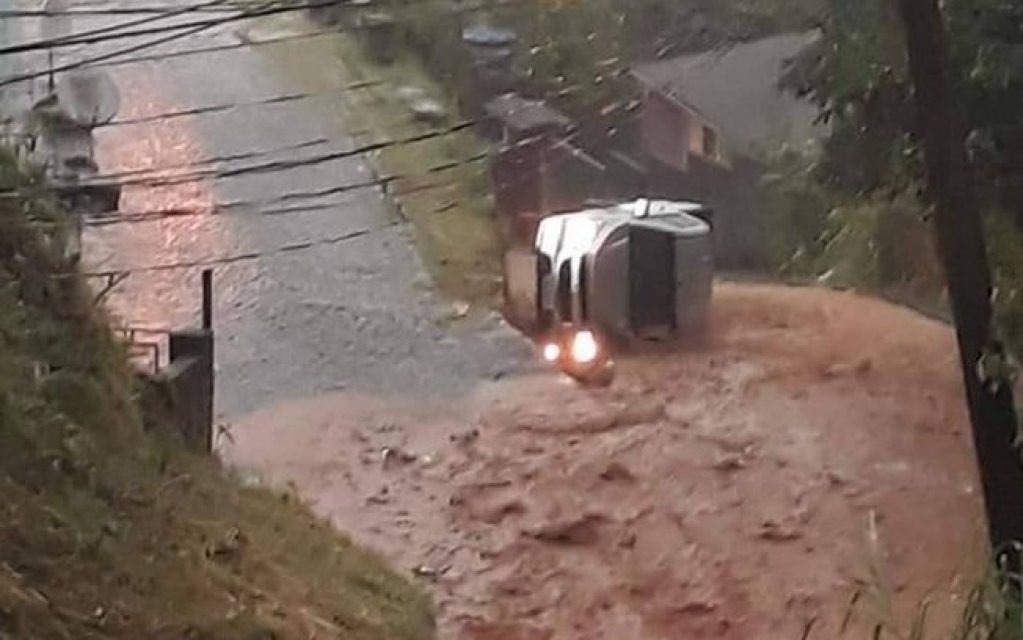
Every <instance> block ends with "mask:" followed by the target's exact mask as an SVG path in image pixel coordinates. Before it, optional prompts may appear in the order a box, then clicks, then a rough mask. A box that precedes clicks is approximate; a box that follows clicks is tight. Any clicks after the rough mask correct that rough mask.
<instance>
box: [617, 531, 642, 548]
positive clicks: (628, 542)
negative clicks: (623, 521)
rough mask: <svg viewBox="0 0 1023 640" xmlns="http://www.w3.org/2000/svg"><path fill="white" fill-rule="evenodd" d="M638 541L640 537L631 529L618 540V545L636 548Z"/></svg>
mask: <svg viewBox="0 0 1023 640" xmlns="http://www.w3.org/2000/svg"><path fill="white" fill-rule="evenodd" d="M637 541H638V538H637V536H636V534H635V533H634V532H632V531H629V532H628V533H626V534H625V535H623V536H622V537H621V539H619V540H618V546H619V547H620V548H622V549H634V548H636V542H637Z"/></svg>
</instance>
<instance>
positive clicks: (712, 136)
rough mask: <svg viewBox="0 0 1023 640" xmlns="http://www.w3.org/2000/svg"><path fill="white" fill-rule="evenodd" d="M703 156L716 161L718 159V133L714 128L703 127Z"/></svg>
mask: <svg viewBox="0 0 1023 640" xmlns="http://www.w3.org/2000/svg"><path fill="white" fill-rule="evenodd" d="M703 155H704V156H706V157H708V158H714V159H716V158H717V157H718V132H717V131H715V130H714V129H713V128H712V127H707V126H705V127H703Z"/></svg>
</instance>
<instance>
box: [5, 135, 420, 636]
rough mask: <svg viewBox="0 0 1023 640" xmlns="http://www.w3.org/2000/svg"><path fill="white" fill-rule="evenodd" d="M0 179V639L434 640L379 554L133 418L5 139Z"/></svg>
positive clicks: (33, 183)
mask: <svg viewBox="0 0 1023 640" xmlns="http://www.w3.org/2000/svg"><path fill="white" fill-rule="evenodd" d="M13 190H20V191H22V192H23V193H24V194H26V195H25V197H23V198H21V197H19V198H17V199H15V198H10V197H9V194H10V193H11V192H12V191H13ZM0 192H2V193H3V194H4V198H2V199H0V495H2V496H3V499H2V500H0V638H2V639H3V640H13V639H18V640H23V639H26V638H31V639H33V640H36V639H39V640H44V639H49V638H75V639H76V640H77V639H84V638H124V639H131V640H138V639H141V638H157V639H158V638H208V639H217V638H224V639H227V638H231V639H234V638H245V639H249V638H251V639H256V638H266V639H269V638H282V639H291V638H295V639H298V638H302V639H303V640H304V639H306V638H325V637H327V638H337V637H344V638H350V639H353V640H425V639H427V638H430V637H432V634H433V622H432V613H431V610H430V605H429V603H428V601H427V599H426V597H425V596H424V595H423V594H422V593H420V591H419V590H417V589H416V588H415V587H413V586H411V585H410V584H408V583H407V582H406V581H405V580H404V579H403V578H401V577H399V576H397V575H395V574H394V573H392V572H391V571H390V570H389V569H388V568H387V567H386V566H385V564H384V563H383V561H382V560H380V559H379V558H378V557H377V556H376V555H374V554H373V553H370V552H368V551H365V550H363V549H361V548H359V547H357V546H355V545H353V544H352V543H351V542H350V541H349V540H347V539H346V538H344V537H341V536H339V535H338V534H336V533H335V532H334V531H333V529H332V528H331V527H330V526H329V524H327V523H325V522H322V521H319V520H316V519H314V518H313V517H312V516H311V515H310V514H309V513H308V512H307V511H306V509H305V508H304V507H303V506H302V505H300V504H298V503H296V501H295V500H294V499H293V498H291V497H289V496H287V495H274V494H271V493H269V492H268V491H265V490H263V489H258V488H251V487H250V488H246V487H243V486H242V485H241V484H240V483H239V482H237V481H236V480H234V479H232V478H231V477H230V475H229V474H228V473H226V472H225V471H224V469H222V468H221V467H220V466H219V465H218V464H216V463H215V462H214V461H213V460H209V459H201V458H198V457H195V456H192V455H190V454H187V453H185V452H184V450H183V449H182V448H181V447H180V446H179V444H178V443H177V442H176V441H175V439H174V437H173V436H171V435H170V432H171V431H172V430H170V429H167V433H144V432H143V430H142V427H141V419H140V415H139V409H138V407H137V403H136V398H137V396H138V394H137V391H138V389H137V388H135V383H134V382H133V381H132V377H131V376H130V375H129V371H128V368H127V365H126V359H125V354H124V352H123V349H122V348H121V347H120V346H119V345H118V343H117V342H116V340H115V339H114V337H113V335H112V333H111V331H110V329H109V327H108V326H107V324H106V322H105V319H104V317H103V315H102V313H101V312H100V311H98V310H97V309H96V308H95V307H94V306H93V305H92V302H91V295H90V293H89V291H88V289H87V287H86V286H85V284H84V282H83V279H82V278H81V276H80V275H78V274H75V273H70V272H67V271H65V267H64V266H62V265H61V261H60V260H58V259H57V258H56V256H57V255H58V253H59V251H58V249H59V246H60V241H59V228H58V226H57V225H55V224H54V222H53V221H54V220H56V218H55V209H54V206H53V205H52V203H51V202H48V201H47V199H46V196H45V185H43V184H42V183H41V181H40V180H39V179H38V178H37V177H33V176H30V175H28V174H27V173H26V172H24V171H23V170H21V169H20V168H18V167H17V166H16V163H15V162H14V160H13V158H12V156H11V155H10V154H9V152H7V151H3V150H0ZM29 220H31V222H29ZM44 231H45V233H44Z"/></svg>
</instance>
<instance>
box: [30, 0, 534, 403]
mask: <svg viewBox="0 0 1023 640" xmlns="http://www.w3.org/2000/svg"><path fill="white" fill-rule="evenodd" d="M133 4H134V3H132V2H130V1H129V0H118V1H116V2H107V3H100V2H78V3H76V4H75V5H74V6H75V7H90V8H94V7H95V8H103V7H115V6H120V7H130V6H132V5H133ZM147 6H150V3H147ZM179 6H180V5H179ZM221 15H222V14H221ZM137 18H138V17H137V16H134V17H128V18H126V17H124V16H120V17H118V16H90V17H87V18H86V17H76V18H75V19H74V20H73V21H72V25H73V29H74V30H75V31H76V32H77V31H81V30H87V29H95V28H98V27H106V26H109V25H111V24H113V23H114V22H116V21H121V20H126V19H137ZM186 19H187V20H189V21H194V20H195V19H196V17H195V16H189V17H188V18H186ZM24 22H25V24H22V25H20V26H19V27H18V29H19V30H20V33H22V35H23V37H25V36H28V37H31V36H32V31H33V29H34V28H35V27H33V26H31V25H29V24H27V22H28V21H24ZM156 24H167V23H156ZM147 26H153V25H147ZM153 38H154V36H146V37H143V38H125V39H120V40H117V41H114V42H111V43H102V44H94V45H89V46H88V47H87V48H80V49H73V50H64V51H62V52H61V56H60V57H59V58H58V61H61V60H63V61H65V62H66V61H69V60H76V59H81V58H82V57H83V56H85V57H94V56H97V55H103V54H104V53H106V52H108V51H112V50H114V49H120V48H125V47H130V46H132V45H135V44H138V43H140V42H144V41H146V40H152V39H153ZM324 42H325V41H324V39H323V38H319V39H310V40H309V41H298V42H289V43H286V44H280V45H272V46H273V47H292V48H299V51H298V52H296V51H291V52H289V54H290V57H292V58H294V57H295V54H296V53H300V54H301V53H303V51H302V48H304V47H308V48H309V49H308V53H309V55H308V58H309V59H310V60H312V59H314V58H315V60H316V63H315V64H314V65H310V66H309V67H308V68H302V69H293V70H289V69H282V68H280V67H279V65H277V63H275V62H273V61H272V60H271V57H272V56H271V53H272V52H271V46H262V47H256V48H253V47H247V46H242V47H239V48H237V49H233V50H230V51H221V52H217V53H207V54H203V55H188V56H182V57H176V58H171V59H166V60H162V61H145V62H136V63H130V64H126V63H123V61H124V60H128V59H130V58H132V57H137V56H140V55H144V56H147V57H149V56H153V55H154V54H160V53H166V52H170V51H182V50H188V49H194V48H198V47H209V46H216V45H221V44H242V40H241V39H240V38H239V37H238V35H237V25H236V24H233V25H229V26H224V27H218V28H217V29H214V30H211V31H208V32H204V33H201V34H196V35H193V36H190V37H187V38H182V39H181V40H179V41H176V42H173V43H168V44H165V45H161V46H159V47H154V48H150V49H146V50H145V51H140V52H136V53H133V54H130V55H128V56H124V57H122V58H118V59H117V60H118V64H115V65H110V66H106V67H105V68H106V69H108V70H109V71H110V73H111V74H112V75H113V77H114V79H115V81H116V83H117V85H118V86H119V88H120V93H121V109H120V112H119V115H118V119H126V118H129V119H130V118H139V117H146V118H152V117H153V116H157V115H160V114H167V113H170V112H175V111H181V110H190V109H193V108H197V107H204V106H209V105H220V104H227V103H244V102H252V101H259V100H264V99H267V98H272V97H274V96H278V95H281V94H285V93H296V92H307V91H308V88H307V87H308V86H309V84H307V83H305V82H304V81H303V80H304V79H305V78H308V76H309V74H310V73H317V74H324V76H321V77H319V78H318V83H317V84H318V86H322V85H323V81H324V78H325V77H326V79H327V81H328V82H332V83H334V84H335V85H336V86H338V87H340V86H342V85H344V84H345V81H344V79H343V78H341V77H340V74H339V72H338V68H337V66H336V64H335V62H334V61H332V60H330V59H329V58H328V59H323V58H322V55H323V51H324V50H325V49H324V46H323V45H324ZM327 50H329V48H328V49H327ZM42 62H43V61H42V60H40V59H39V57H38V56H37V57H36V58H35V60H34V62H33V64H36V65H38V64H42ZM115 122H116V121H115ZM315 140H323V141H325V142H322V143H321V144H318V145H315V146H313V147H309V148H307V149H304V150H290V151H276V150H280V149H282V148H288V147H294V146H295V145H300V144H304V143H309V142H311V141H315ZM98 141H99V151H98V152H99V158H100V163H101V167H102V168H103V170H104V171H138V170H140V169H153V170H156V169H159V168H161V167H167V166H174V165H183V164H188V163H191V164H192V169H189V170H186V171H185V172H184V173H182V171H180V170H179V171H177V172H176V174H177V175H179V176H181V175H184V176H185V179H186V180H191V179H192V178H194V174H193V175H187V173H188V172H189V171H192V170H194V169H195V168H196V167H199V168H203V169H206V168H210V167H219V168H227V169H232V168H237V167H242V166H245V165H247V164H250V163H252V162H256V160H250V161H241V162H230V163H218V164H214V165H210V164H203V162H204V161H205V160H207V159H210V158H217V157H223V156H226V155H234V154H241V153H248V152H262V153H264V154H265V155H264V156H262V157H260V158H259V159H258V162H266V161H267V160H268V159H298V158H306V157H310V156H313V155H316V154H322V153H324V152H331V151H339V150H345V149H350V148H351V147H352V146H353V145H354V144H355V143H354V142H353V140H352V139H351V137H350V136H349V135H348V134H347V133H346V126H345V115H344V102H343V95H341V94H337V93H335V94H333V95H330V94H327V95H321V97H319V98H316V99H309V100H301V101H293V102H288V103H282V104H277V105H262V106H258V107H255V106H252V107H241V108H238V109H233V110H230V111H225V112H219V113H210V114H204V115H197V116H192V117H184V118H172V119H163V120H161V121H156V122H146V123H141V124H129V125H116V124H115V125H112V126H109V127H105V128H102V129H100V130H99V132H98ZM171 173H174V172H171ZM156 175H157V174H149V173H146V174H137V175H133V176H132V178H133V179H134V178H139V177H141V178H145V179H148V178H152V177H156ZM160 175H169V174H168V173H166V172H165V173H163V174H160ZM371 175H372V174H371V172H370V170H369V168H368V167H367V165H366V159H365V158H362V157H353V158H350V159H342V160H335V161H330V162H324V163H321V164H316V165H312V166H304V167H301V168H295V169H290V170H285V171H274V172H263V173H259V174H254V175H241V176H235V177H230V178H219V179H215V180H191V181H188V182H186V183H182V184H176V185H173V186H159V187H154V186H152V185H139V186H134V187H131V188H128V189H127V190H126V192H125V195H124V198H123V200H122V208H124V209H128V210H130V211H131V212H138V211H145V212H151V211H159V210H165V209H168V208H182V207H183V208H189V209H194V210H196V211H198V212H202V213H205V214H206V215H202V216H198V215H196V216H185V217H173V218H166V219H162V220H157V221H149V222H143V223H132V224H117V225H112V226H107V227H101V228H91V229H90V230H89V231H88V233H87V237H86V260H87V262H88V263H89V265H90V267H91V268H93V269H103V270H107V269H139V268H143V269H144V268H146V267H148V266H154V265H171V264H180V263H192V262H205V261H210V260H214V261H215V260H219V259H222V258H225V257H232V256H239V255H243V254H263V255H260V257H258V258H257V259H252V260H243V261H239V262H234V263H231V264H218V265H216V266H215V274H214V277H215V309H214V318H215V320H214V322H215V328H216V336H217V343H216V348H217V410H218V414H219V415H221V416H227V417H230V416H232V415H238V414H243V413H247V412H249V411H252V410H254V409H258V408H263V407H266V406H268V405H271V404H273V403H276V402H280V401H284V400H291V399H295V398H299V397H304V396H311V395H315V394H317V393H320V392H325V391H333V390H338V389H342V388H345V389H352V390H356V391H361V392H369V393H378V394H398V395H402V396H406V397H408V396H413V397H415V396H423V397H424V398H431V399H436V397H438V396H444V395H446V394H455V393H459V392H461V391H465V390H468V389H469V388H471V387H472V386H474V385H475V384H476V383H477V382H479V381H480V380H483V379H486V378H490V377H493V376H496V375H501V374H504V373H509V372H512V371H514V370H516V369H517V368H519V367H521V366H523V365H524V363H526V362H528V360H529V352H528V348H527V346H526V344H525V343H524V341H523V340H522V339H521V338H520V337H519V336H518V335H516V334H515V333H514V332H513V331H512V330H511V329H508V328H506V327H505V326H503V325H502V324H501V323H500V322H499V321H497V320H496V319H492V320H489V321H487V322H485V323H484V324H483V326H482V327H480V326H475V327H473V328H471V329H470V328H462V329H460V328H459V327H458V326H457V325H455V326H454V327H451V326H447V327H445V325H450V323H448V322H445V320H446V319H448V318H449V316H450V314H451V305H450V303H449V302H447V301H444V300H442V299H440V298H439V296H438V295H436V294H435V293H433V292H432V291H431V290H430V285H429V279H428V277H427V276H426V275H425V273H424V269H423V265H422V264H421V262H420V260H419V258H418V256H417V253H416V251H415V248H414V247H413V245H412V243H411V240H410V236H409V230H408V229H407V228H405V227H400V226H390V227H387V226H386V225H388V223H390V222H391V221H392V220H393V217H392V213H391V212H390V210H389V207H388V205H387V202H386V201H385V200H384V199H383V197H382V195H381V193H380V192H379V190H377V189H375V188H373V189H362V190H358V191H353V192H347V193H344V194H335V195H331V196H323V197H301V195H302V194H309V193H310V192H317V191H322V190H324V189H331V188H334V187H337V186H338V185H343V184H350V183H358V182H364V181H366V180H368V179H370V177H371ZM285 195H287V196H288V197H289V198H291V199H290V200H287V201H284V202H282V201H280V198H281V197H282V196H285ZM218 203H235V204H237V203H250V206H245V207H233V208H227V209H220V210H219V213H218V214H217V215H214V212H217V211H218V207H217V204H218ZM324 204H326V205H329V207H328V208H327V209H325V210H320V211H314V212H304V213H296V212H292V213H287V214H280V215H268V213H267V212H271V211H273V210H276V209H280V208H281V207H282V206H288V207H294V206H296V205H298V206H302V205H324ZM363 229H375V231H373V232H372V233H369V234H368V235H366V236H364V237H360V238H357V239H352V240H347V241H343V242H338V243H335V244H320V245H317V246H314V247H313V248H310V249H303V250H298V251H294V252H289V253H280V254H278V253H276V252H277V251H278V250H279V249H280V248H282V247H285V246H288V245H292V244H296V243H306V242H312V243H324V241H326V240H328V239H330V238H336V237H338V236H342V235H344V234H346V233H349V232H352V231H358V230H363ZM381 229H382V230H381ZM266 254H271V255H266ZM200 270H201V269H200V268H198V267H193V268H183V269H167V270H158V271H150V272H137V273H134V274H133V275H132V276H131V277H130V278H128V279H127V280H126V281H125V282H124V283H122V284H121V285H120V286H119V287H118V288H117V289H116V290H115V291H114V293H113V294H112V296H111V298H110V305H111V307H112V309H113V310H114V312H115V314H116V315H118V316H120V318H121V319H122V321H123V322H125V323H127V324H130V325H133V326H141V327H153V328H164V327H180V326H183V325H188V324H195V323H196V322H197V321H198V315H199V305H200V285H199V282H200ZM154 340H157V341H159V336H154Z"/></svg>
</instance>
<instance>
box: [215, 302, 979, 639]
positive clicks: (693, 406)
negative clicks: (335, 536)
mask: <svg viewBox="0 0 1023 640" xmlns="http://www.w3.org/2000/svg"><path fill="white" fill-rule="evenodd" d="M966 424H967V422H966V418H965V415H964V410H963V409H962V397H961V391H960V385H959V378H958V375H957V369H956V360H955V350H954V343H953V339H952V335H951V333H950V331H949V330H948V329H947V328H946V327H944V326H942V325H939V324H936V323H933V322H931V321H929V320H925V319H923V318H921V317H919V316H917V315H915V314H913V313H911V312H909V311H906V310H903V309H898V308H894V307H891V306H888V305H886V304H884V303H880V302H876V301H871V300H866V299H861V298H857V297H854V296H852V295H843V294H837V293H830V292H825V291H817V290H813V289H799V290H789V289H783V288H774V287H766V286H750V285H747V286H740V285H721V286H719V287H718V290H717V292H716V298H715V306H714V330H713V337H712V340H711V342H710V344H708V345H707V346H706V347H705V348H703V349H700V350H695V351H689V352H680V353H676V354H668V355H660V356H656V357H654V356H647V357H640V358H636V359H633V360H630V361H627V362H626V363H625V370H624V371H623V373H622V374H621V376H620V378H619V380H618V381H617V382H616V384H615V385H614V386H613V387H612V388H611V389H609V390H606V391H583V390H581V389H579V388H578V387H576V386H574V385H572V384H568V383H566V382H565V381H564V380H561V379H559V378H558V377H557V376H554V375H553V374H552V375H546V374H541V375H530V376H522V377H517V378H513V379H509V380H501V381H498V382H492V383H487V384H484V385H482V386H480V387H479V388H477V389H476V391H475V392H473V393H472V394H468V395H465V396H462V397H460V398H459V400H458V402H456V403H452V402H451V401H450V400H447V401H446V402H440V401H438V402H437V403H435V404H434V405H433V406H429V405H424V404H423V403H414V404H413V403H404V402H402V401H401V400H400V399H396V398H387V397H368V396H365V395H356V394H346V393H341V394H336V395H333V396H323V397H319V398H316V399H313V400H308V401H300V402H296V403H290V404H287V405H284V406H281V407H278V408H275V409H273V410H269V411H266V412H260V413H257V414H255V415H252V416H250V417H249V418H247V419H245V420H244V421H242V422H241V423H240V425H239V433H241V434H244V435H243V437H242V438H240V439H239V440H238V441H237V442H236V444H235V445H234V446H233V447H232V448H231V449H230V451H228V452H227V455H228V458H229V459H230V460H231V461H233V462H234V463H236V464H238V465H240V466H242V467H245V468H248V469H250V470H252V471H253V472H254V473H257V474H260V475H261V476H262V477H263V478H264V479H265V480H266V481H270V482H274V483H277V484H278V485H279V486H287V485H288V484H291V485H292V486H294V487H296V488H297V490H298V491H299V492H300V493H301V494H302V495H304V496H306V497H307V498H308V499H309V500H310V501H311V503H312V504H313V505H314V507H315V508H316V509H317V510H318V511H319V512H320V513H322V514H323V515H324V516H326V517H329V518H331V519H332V520H333V521H334V522H336V523H337V524H338V525H339V526H341V527H342V528H344V529H346V530H348V531H352V532H353V534H354V535H355V536H356V538H357V539H359V540H361V541H364V542H367V543H370V544H373V545H375V546H377V547H378V548H381V549H382V550H384V551H385V553H387V554H388V555H389V556H390V557H392V558H393V559H394V560H395V561H396V562H397V563H399V565H400V566H401V567H403V568H405V569H407V570H409V571H413V572H416V573H418V574H419V575H420V576H421V577H422V579H423V580H425V581H427V583H428V584H431V585H432V588H433V589H434V592H435V593H436V596H437V602H438V605H439V611H440V616H441V621H442V625H443V631H444V632H445V634H446V635H445V634H442V636H441V637H446V638H461V639H467V640H475V639H481V640H482V639H497V638H500V639H501V640H509V639H511V640H517V639H519V638H521V639H523V640H525V639H526V638H530V639H533V638H558V639H562V638H564V639H578V640H584V639H594V638H606V639H608V640H611V639H620V638H637V639H643V640H662V639H663V640H668V639H673V638H737V639H738V638H742V639H756V640H764V639H774V638H777V639H779V640H781V639H783V638H784V639H789V638H800V637H802V633H803V632H804V629H805V627H806V626H807V625H809V624H811V623H812V625H813V628H814V629H815V631H814V635H811V636H809V637H818V638H834V637H837V628H838V626H839V625H840V624H841V621H842V619H843V617H844V614H845V611H846V608H847V605H848V602H849V600H850V598H851V596H852V594H853V593H854V592H855V591H856V589H857V588H858V586H862V584H873V583H872V582H871V580H872V579H871V567H872V566H878V567H882V568H883V571H882V575H883V580H882V582H881V583H880V584H879V585H878V586H879V587H882V588H884V589H889V590H890V593H891V597H892V599H893V602H894V604H895V605H896V611H897V612H898V613H899V615H900V616H902V618H903V619H904V620H905V619H906V617H907V616H908V615H909V613H910V612H911V611H912V610H913V609H914V608H915V606H916V605H917V604H918V603H919V602H920V601H921V600H922V599H923V598H924V597H925V596H929V597H930V598H931V600H932V614H931V617H932V623H933V624H934V625H937V626H940V624H941V623H942V621H943V620H944V621H945V622H947V616H948V615H949V614H950V612H952V611H954V609H955V607H956V606H958V605H957V603H958V602H959V601H958V600H957V599H956V598H957V593H958V592H959V591H960V590H961V589H963V588H964V585H963V584H962V582H961V581H960V578H959V576H960V575H963V574H965V575H972V574H971V573H970V572H971V571H972V570H973V569H974V567H973V566H972V565H970V564H969V562H968V559H969V557H970V550H971V549H978V548H980V547H979V546H977V544H976V543H979V542H980V541H982V540H983V538H982V537H981V536H980V535H979V534H980V531H979V530H977V529H976V527H975V523H978V522H981V519H980V512H979V507H978V499H977V496H976V488H975V487H976V479H975V472H974V463H973V458H972V452H971V448H970V442H969V437H968V436H969V434H968V430H967V427H966ZM871 522H874V523H875V525H876V529H875V531H876V533H877V538H876V541H875V542H873V543H871V542H870V541H869V538H870V536H869V535H868V533H869V532H870V531H871V527H870V523H871ZM861 583H862V584H861ZM863 600H864V602H866V603H868V604H866V605H864V606H862V607H861V610H860V612H859V615H860V616H861V617H859V618H855V619H854V620H859V623H860V624H864V625H865V624H867V622H868V621H869V619H870V618H869V615H868V614H870V613H871V611H870V605H869V603H870V602H872V601H871V599H870V598H869V597H868V598H864V599H863ZM850 637H852V636H850ZM864 637H865V636H864Z"/></svg>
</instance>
